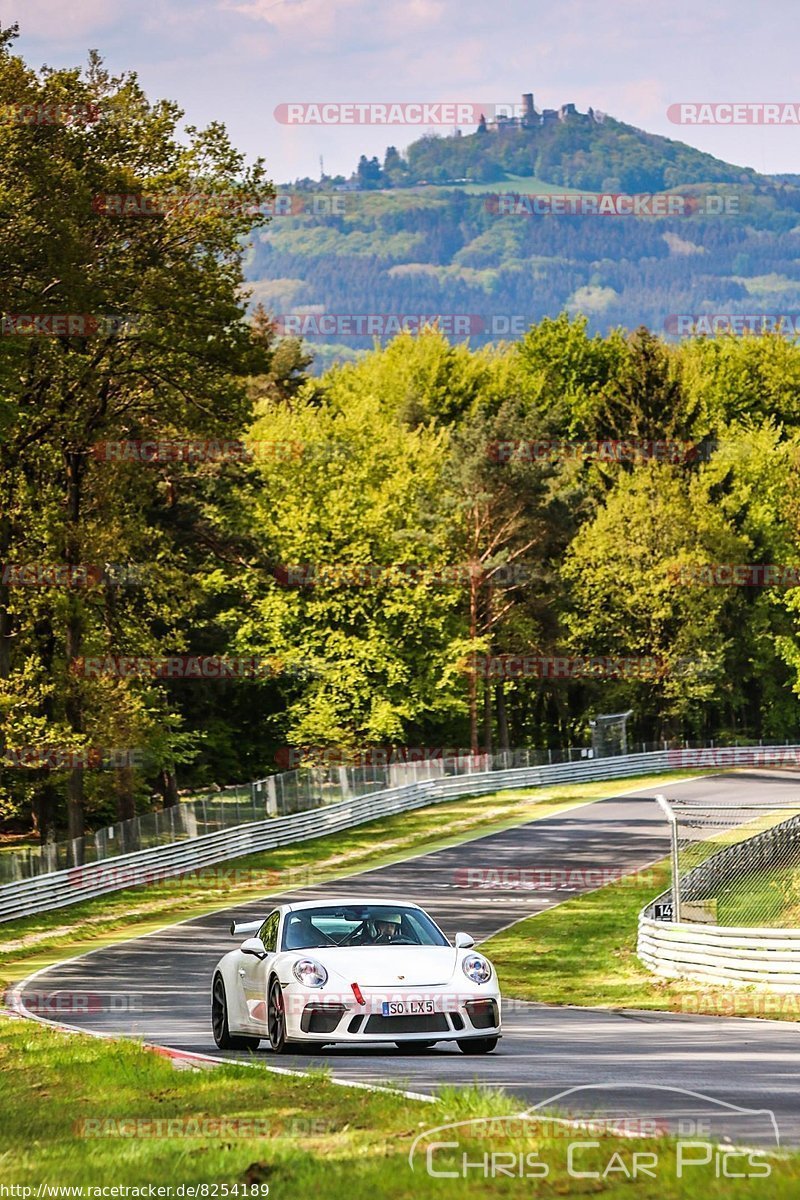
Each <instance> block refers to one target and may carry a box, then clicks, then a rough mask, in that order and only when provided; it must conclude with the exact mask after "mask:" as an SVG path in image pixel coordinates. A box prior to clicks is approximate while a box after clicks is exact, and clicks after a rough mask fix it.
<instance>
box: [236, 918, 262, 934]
mask: <svg viewBox="0 0 800 1200" xmlns="http://www.w3.org/2000/svg"><path fill="white" fill-rule="evenodd" d="M263 924H264V921H263V918H262V919H261V920H260V921H231V937H240V936H241V935H242V934H244V935H245V936H247V935H248V934H252V933H258V931H259V929H260V928H261V926H262V925H263Z"/></svg>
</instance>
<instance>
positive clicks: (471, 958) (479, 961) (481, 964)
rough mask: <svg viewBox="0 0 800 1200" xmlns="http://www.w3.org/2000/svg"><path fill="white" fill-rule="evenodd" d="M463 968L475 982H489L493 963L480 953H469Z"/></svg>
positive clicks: (462, 965) (468, 977)
mask: <svg viewBox="0 0 800 1200" xmlns="http://www.w3.org/2000/svg"><path fill="white" fill-rule="evenodd" d="M461 968H462V970H463V972H464V974H465V975H466V977H467V979H471V980H472V982H473V983H488V982H489V980H490V979H491V978H492V964H491V963H490V962H487V960H486V959H485V958H483V957H482V955H480V954H468V955H467V957H466V958H465V959H464V961H463V962H462V964H461Z"/></svg>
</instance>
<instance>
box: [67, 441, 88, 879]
mask: <svg viewBox="0 0 800 1200" xmlns="http://www.w3.org/2000/svg"><path fill="white" fill-rule="evenodd" d="M66 468H67V472H66V473H67V534H66V539H65V558H66V561H67V565H68V566H72V567H77V566H78V565H79V563H80V537H79V534H78V528H79V522H80V515H81V481H82V470H83V468H82V466H81V461H80V457H79V455H77V454H75V453H68V454H67V455H66ZM67 604H68V607H67V613H68V615H67V635H66V657H67V671H68V678H67V684H66V699H65V703H64V712H65V716H66V718H67V721H68V723H69V727H70V729H71V730H72V732H73V733H76V734H82V733H83V732H84V714H83V695H82V688H81V682H80V680H79V679H78V677H77V676H76V674H75V672H74V669H73V664H74V663H75V662H76V661H77V660H78V659H79V658H80V657H81V651H82V649H83V620H82V617H81V612H80V601H79V600H78V598H77V597H76V596H74V595H72V594H71V593H69V594H68V599H67ZM67 834H68V837H69V838H70V839H71V840H72V839H75V838H82V837H83V834H84V820H83V770H82V768H80V767H73V769H72V770H71V771H70V773H69V775H68V777H67ZM71 853H72V854H73V856H74V858H75V864H74V865H75V866H80V865H81V861H80V860H81V858H82V852H81V848H80V846H78V845H76V846H74V847H73V848H72V850H71Z"/></svg>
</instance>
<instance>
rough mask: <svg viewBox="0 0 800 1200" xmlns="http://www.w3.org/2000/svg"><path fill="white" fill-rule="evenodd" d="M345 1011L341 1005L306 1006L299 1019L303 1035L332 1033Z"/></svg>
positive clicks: (312, 1004)
mask: <svg viewBox="0 0 800 1200" xmlns="http://www.w3.org/2000/svg"><path fill="white" fill-rule="evenodd" d="M346 1012H347V1009H346V1008H345V1006H344V1005H343V1004H314V1003H313V1002H312V1003H311V1004H307V1005H306V1006H305V1008H304V1009H303V1015H302V1017H301V1018H300V1028H301V1029H302V1031H303V1033H333V1031H334V1029H335V1028H336V1026H337V1025H338V1024H339V1022H340V1021H341V1019H342V1017H343V1016H344V1014H345V1013H346Z"/></svg>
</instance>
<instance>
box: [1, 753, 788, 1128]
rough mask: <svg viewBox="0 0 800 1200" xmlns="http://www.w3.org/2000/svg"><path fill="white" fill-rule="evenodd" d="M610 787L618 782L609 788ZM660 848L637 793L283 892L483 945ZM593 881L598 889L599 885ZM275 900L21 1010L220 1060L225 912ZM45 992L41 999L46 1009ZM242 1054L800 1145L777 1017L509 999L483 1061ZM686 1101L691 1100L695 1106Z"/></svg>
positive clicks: (62, 986) (742, 790)
mask: <svg viewBox="0 0 800 1200" xmlns="http://www.w3.org/2000/svg"><path fill="white" fill-rule="evenodd" d="M619 786H620V788H622V787H624V783H620V784H619ZM614 790H615V785H614V784H613V783H610V784H609V791H610V792H613V791H614ZM659 790H664V791H665V792H666V793H667V794H668V795H683V796H692V797H697V798H702V799H705V800H714V801H716V802H723V803H724V802H734V801H736V800H737V799H738V800H743V799H744V798H748V799H754V798H759V799H769V798H771V797H774V798H776V799H789V798H792V797H793V796H795V795H797V794H798V792H800V773H791V772H785V771H780V772H777V771H776V772H769V771H749V772H732V773H728V774H720V775H715V776H706V777H704V778H701V779H697V780H693V781H690V782H687V783H683V784H669V782H667V781H665V782H664V784H663V785H660V787H659ZM652 794H653V793H652V792H649V793H648V795H649V796H652ZM667 851H668V838H667V831H666V822H665V820H664V817H663V814H662V813H661V811H660V810H659V809H658V807H657V806H656V804H655V803H654V801H653V800H652V799H650V798H648V796H645V795H644V793H630V794H629V795H628V796H626V797H618V798H614V799H608V800H601V801H596V802H593V803H591V804H587V805H584V806H582V807H580V808H576V809H572V810H570V811H569V812H565V813H563V814H561V815H560V816H553V817H550V818H547V819H545V820H540V821H535V822H531V823H529V824H526V825H521V826H517V827H515V828H514V829H509V830H505V831H503V832H500V833H494V834H491V835H489V836H486V837H482V838H477V839H475V840H473V841H470V842H467V843H464V844H463V845H460V846H456V847H451V848H449V849H446V850H440V851H437V852H436V853H432V854H428V855H422V856H420V857H417V858H412V859H407V860H405V861H404V862H402V863H397V864H394V865H391V866H387V867H381V868H378V869H376V870H372V871H367V872H363V873H361V874H358V875H353V876H350V877H348V878H346V879H342V880H339V881H337V882H336V883H330V884H326V885H325V886H324V887H310V888H304V889H302V891H297V892H294V893H291V894H289V893H287V894H286V895H285V896H282V897H280V899H291V898H292V897H300V896H302V897H304V898H312V897H315V896H331V895H335V896H341V895H354V896H357V895H362V896H363V895H372V896H386V897H397V898H398V899H400V898H413V899H414V900H415V901H416V902H418V903H421V904H422V905H423V907H425V908H427V909H428V911H430V912H431V914H432V915H433V916H434V917H435V918H436V920H437V921H438V922H439V923H440V924H441V925H442V927H443V928H444V930H445V932H446V933H447V934H448V935H451V936H452V935H453V934H454V933H455V932H456V931H457V930H460V929H464V930H466V931H468V932H469V933H471V934H472V935H473V936H474V937H475V938H476V940H482V939H484V938H487V937H489V936H490V935H491V934H493V933H495V932H497V931H498V930H500V929H502V928H504V927H506V926H508V925H509V924H511V923H512V922H514V921H516V920H519V919H520V918H521V917H524V916H528V915H531V914H533V913H537V912H540V911H542V910H543V909H545V908H547V907H550V906H552V905H553V904H557V903H559V902H561V901H563V900H565V899H568V898H570V897H571V896H572V895H574V894H575V893H576V891H579V890H582V889H581V888H579V887H577V888H576V887H575V882H576V881H575V880H574V879H573V880H570V879H569V876H568V875H567V878H566V886H565V885H564V883H565V881H564V877H563V874H561V875H559V872H561V873H563V872H564V871H567V872H569V871H570V870H575V869H580V870H581V871H584V872H585V871H589V872H590V871H591V870H595V869H596V870H598V871H606V872H608V871H620V872H622V871H632V870H635V869H636V868H639V867H643V866H646V865H648V864H650V863H651V862H653V861H654V860H655V859H658V858H660V857H662V856H663V855H664V854H665V853H667ZM532 869H533V870H534V871H536V872H537V878H538V881H539V883H540V884H541V885H542V886H533V887H527V888H515V889H513V890H498V889H497V888H486V889H481V888H476V887H475V886H474V884H472V885H469V886H467V884H468V880H469V876H468V875H467V872H468V871H470V870H472V871H474V870H483V871H488V870H500V871H509V872H513V871H514V870H528V871H530V870H532ZM551 872H554V873H556V875H555V877H551V875H550V874H549V873H551ZM472 878H473V879H474V875H473V876H472ZM587 882H588V886H589V887H591V886H592V882H591V875H589V877H588V881H587ZM276 900H277V897H275V896H270V898H269V899H268V900H265V901H264V902H263V903H262V904H253V903H249V904H247V905H245V906H243V907H239V908H235V909H228V910H225V911H223V912H219V913H216V914H214V915H213V916H206V917H201V918H198V919H196V920H192V921H188V922H185V923H183V924H179V925H173V926H171V927H169V928H167V929H164V930H162V931H160V932H157V933H153V934H149V935H147V936H145V937H142V938H138V939H135V940H132V941H128V942H121V943H118V944H117V945H115V946H111V947H108V948H105V949H101V950H97V951H93V952H91V953H90V954H87V955H85V956H83V957H81V958H80V959H76V960H74V961H73V962H69V963H64V964H61V965H58V966H54V967H52V968H50V969H48V970H47V971H46V972H44V973H42V974H40V975H38V976H36V977H35V978H33V979H32V980H31V981H30V982H28V983H27V984H26V985H24V987H23V990H22V998H23V1002H24V1004H25V1005H26V1006H27V1007H28V1008H29V1009H30V1010H31V1011H32V1012H38V1013H40V1014H41V1013H42V1011H43V1008H46V1011H47V1012H48V1013H50V1012H51V1009H52V997H53V994H54V993H62V992H63V993H67V994H70V993H71V994H73V995H74V994H75V993H80V994H86V995H87V996H88V997H89V1001H88V1003H87V1005H86V1008H87V1010H88V1011H83V1012H80V1011H79V1012H73V1011H69V1013H68V1015H66V1014H64V1013H62V1014H61V1015H60V1016H55V1017H54V1019H60V1020H64V1021H66V1022H68V1023H69V1024H71V1025H76V1026H80V1027H81V1028H86V1029H91V1030H96V1031H101V1032H104V1033H120V1034H125V1035H128V1036H134V1037H140V1038H142V1039H143V1040H145V1041H147V1042H152V1043H157V1044H160V1045H164V1046H169V1047H174V1048H178V1049H182V1050H190V1051H195V1052H202V1053H204V1054H210V1055H213V1056H215V1057H226V1058H237V1057H242V1056H241V1055H237V1054H236V1053H231V1052H226V1053H223V1052H220V1051H217V1049H216V1047H215V1046H214V1042H213V1039H212V1036H211V1027H210V1019H209V998H208V993H209V987H210V980H211V972H212V969H213V967H214V965H215V963H216V961H217V959H218V958H219V957H220V956H221V955H222V954H224V953H225V952H226V951H228V950H229V949H231V948H232V946H233V945H234V944H235V943H234V942H233V941H232V940H231V937H230V934H229V932H228V927H229V924H230V921H231V919H232V918H233V917H236V918H237V919H239V920H247V919H249V918H257V917H259V916H262V915H265V914H266V912H267V911H269V908H270V907H271V906H272V905H273V903H274V902H275V901H276ZM43 996H46V997H47V998H48V999H47V1005H46V1006H45V1005H43V1001H42V997H43ZM246 1057H249V1058H250V1059H251V1060H253V1058H254V1059H255V1061H256V1062H263V1063H265V1064H271V1065H272V1064H274V1065H279V1066H281V1067H290V1068H291V1067H293V1068H298V1069H305V1068H307V1067H309V1066H311V1065H319V1064H320V1063H324V1064H325V1065H326V1066H327V1067H328V1069H329V1070H330V1072H331V1074H332V1075H333V1077H334V1078H337V1079H341V1080H352V1081H360V1082H362V1083H382V1084H386V1083H390V1084H392V1085H400V1086H402V1087H404V1088H407V1089H408V1090H411V1091H413V1092H422V1093H429V1092H432V1091H433V1090H434V1089H436V1088H438V1087H440V1086H442V1085H443V1084H451V1085H459V1084H471V1083H474V1082H476V1081H477V1082H480V1083H482V1084H484V1085H486V1086H490V1087H502V1088H505V1089H507V1090H509V1091H512V1092H514V1093H516V1094H518V1095H519V1096H520V1097H522V1098H523V1103H521V1104H520V1108H521V1109H523V1108H525V1107H527V1106H530V1105H536V1104H540V1103H543V1102H545V1101H551V1102H552V1098H553V1097H554V1096H557V1095H559V1094H560V1093H565V1092H568V1093H569V1094H568V1095H561V1096H560V1098H559V1099H558V1100H557V1101H555V1104H556V1107H557V1108H558V1110H559V1111H561V1112H571V1113H576V1114H601V1113H614V1114H620V1113H622V1114H630V1115H631V1116H637V1115H638V1116H640V1117H642V1118H646V1119H650V1118H655V1119H657V1120H660V1121H662V1122H664V1121H665V1120H666V1121H668V1122H669V1124H670V1128H672V1129H673V1130H676V1131H678V1132H682V1133H687V1132H689V1133H691V1132H692V1131H693V1126H692V1122H695V1121H698V1120H702V1121H706V1122H708V1124H707V1125H705V1126H703V1127H702V1128H703V1129H705V1131H706V1132H709V1131H710V1132H711V1133H713V1134H714V1135H715V1136H728V1137H730V1138H731V1140H733V1141H734V1142H737V1143H738V1144H742V1143H743V1142H752V1143H755V1142H759V1143H767V1144H772V1145H774V1144H775V1141H776V1136H775V1130H774V1123H773V1121H772V1118H771V1117H770V1115H769V1113H765V1111H764V1110H769V1112H771V1113H774V1119H775V1122H776V1123H777V1126H778V1128H779V1131H780V1142H781V1144H782V1145H800V1032H798V1029H797V1027H796V1026H795V1025H793V1024H788V1023H783V1022H777V1021H763V1020H742V1019H735V1018H717V1017H697V1016H691V1015H676V1014H667V1013H665V1014H653V1013H644V1012H634V1011H607V1010H606V1011H593V1010H590V1009H589V1010H587V1009H580V1008H552V1007H547V1006H544V1005H538V1004H526V1003H521V1002H518V1001H517V1002H514V1001H509V1002H506V1008H505V1012H504V1037H503V1040H502V1041H501V1042H500V1044H499V1046H498V1049H497V1051H496V1052H495V1053H493V1054H491V1055H487V1056H485V1057H478V1058H476V1057H473V1056H466V1055H462V1054H461V1053H460V1051H459V1050H458V1049H457V1048H455V1047H453V1049H448V1048H447V1046H446V1045H445V1044H444V1043H441V1044H440V1045H439V1046H437V1047H436V1048H434V1049H433V1050H431V1051H430V1052H429V1053H427V1054H423V1055H410V1054H404V1053H402V1052H401V1051H399V1050H397V1049H396V1048H395V1047H393V1046H387V1047H385V1048H384V1047H376V1048H374V1049H373V1048H369V1049H358V1050H355V1049H353V1048H351V1047H345V1048H342V1049H336V1048H327V1049H325V1050H323V1051H321V1052H320V1053H315V1054H307V1055H303V1056H280V1057H277V1056H274V1055H272V1054H271V1052H270V1050H269V1048H268V1043H266V1042H262V1044H261V1048H260V1049H259V1051H258V1052H257V1053H256V1054H255V1056H246ZM687 1092H693V1093H701V1094H702V1096H703V1097H705V1099H700V1098H697V1097H692V1096H689V1095H687V1094H686V1093H687ZM731 1106H732V1107H731ZM741 1109H744V1110H750V1111H744V1112H743V1111H740V1110H741ZM679 1121H682V1122H683V1124H682V1125H679V1124H678V1122H679ZM432 1123H433V1122H432Z"/></svg>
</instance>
